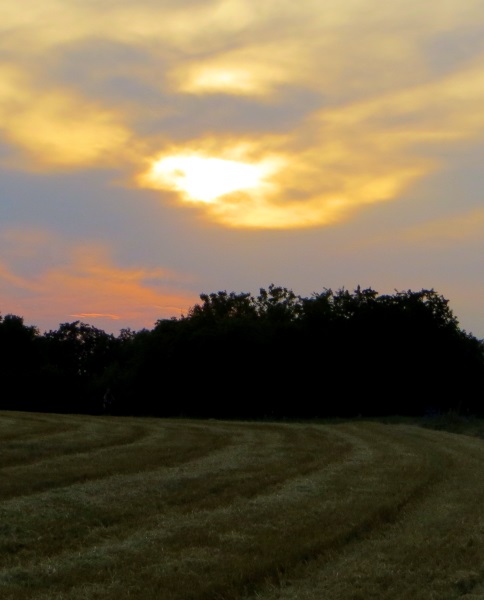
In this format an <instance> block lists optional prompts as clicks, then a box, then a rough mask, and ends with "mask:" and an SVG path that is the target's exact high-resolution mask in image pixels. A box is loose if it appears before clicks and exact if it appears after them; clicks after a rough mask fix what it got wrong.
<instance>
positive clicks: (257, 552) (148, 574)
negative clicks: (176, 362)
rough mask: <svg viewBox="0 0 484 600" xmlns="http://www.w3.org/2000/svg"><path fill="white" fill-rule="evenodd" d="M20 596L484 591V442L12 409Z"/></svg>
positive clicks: (13, 546) (1, 594)
mask: <svg viewBox="0 0 484 600" xmlns="http://www.w3.org/2000/svg"><path fill="white" fill-rule="evenodd" d="M0 461H1V471H0V475H1V485H0V560H1V565H0V598H1V599H2V600H10V599H12V600H14V599H15V600H17V599H18V600H24V599H25V600H26V599H29V600H30V599H34V600H41V599H42V600H47V599H49V600H53V599H54V600H58V599H65V600H67V599H69V600H74V599H75V600H80V599H97V598H99V599H101V598H102V599H103V600H114V599H116V600H118V599H125V598H136V599H138V598H139V599H142V600H152V599H157V600H236V599H246V600H255V599H259V600H276V599H284V600H289V599H291V600H309V599H331V600H340V599H344V600H351V599H353V600H357V599H358V600H359V599H361V600H363V599H364V600H368V599H371V598H378V599H382V598H388V599H398V598H411V599H412V600H416V599H425V600H430V599H438V600H444V599H449V600H450V599H454V598H467V599H471V598H472V599H477V598H481V599H484V476H483V475H484V469H483V467H484V442H483V441H482V440H481V439H479V438H477V437H471V436H466V435H457V434H451V433H444V432H440V431H435V430H430V429H424V428H422V427H418V426H416V425H409V424H391V425H390V424H383V423H377V422H365V421H354V422H341V423H331V424H314V425H313V424H283V423H275V424H272V423H242V422H220V421H193V420H164V419H145V418H122V417H104V416H99V417H94V416H78V415H49V414H34V413H17V412H1V413H0Z"/></svg>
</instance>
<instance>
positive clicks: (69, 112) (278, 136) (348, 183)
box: [0, 0, 484, 228]
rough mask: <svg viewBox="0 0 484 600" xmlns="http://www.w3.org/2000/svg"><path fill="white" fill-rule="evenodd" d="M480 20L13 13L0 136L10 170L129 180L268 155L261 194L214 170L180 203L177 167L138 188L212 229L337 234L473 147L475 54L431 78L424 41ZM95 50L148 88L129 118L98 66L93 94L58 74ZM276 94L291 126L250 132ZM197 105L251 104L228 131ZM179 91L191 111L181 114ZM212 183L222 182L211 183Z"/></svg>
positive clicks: (351, 6) (265, 10)
mask: <svg viewBox="0 0 484 600" xmlns="http://www.w3.org/2000/svg"><path fill="white" fill-rule="evenodd" d="M482 6H483V5H482V0H468V1H467V3H466V9H465V10H462V7H461V6H460V5H458V4H457V3H455V2H444V3H437V2H436V0H434V1H429V2H427V3H424V4H422V3H421V2H418V1H417V0H406V1H405V2H403V1H400V0H398V1H397V2H392V3H387V4H381V3H376V2H375V1H374V2H371V0H348V1H347V2H344V3H343V2H341V1H340V0H327V1H326V2H325V3H324V4H321V2H318V1H317V0H308V1H307V2H304V3H302V4H301V3H294V2H289V0H277V1H276V0H266V1H265V2H262V3H261V2H259V1H256V0H213V1H212V2H203V3H192V2H191V3H189V6H188V5H184V3H183V2H175V1H173V0H170V1H166V2H161V3H154V2H145V1H143V0H140V2H138V3H136V4H133V3H128V2H108V3H105V4H104V5H103V13H102V18H100V15H99V5H97V4H96V3H88V2H78V1H77V0H76V1H75V0H63V1H61V0H45V2H43V3H42V4H41V5H39V3H38V2H37V3H34V2H33V0H25V1H24V2H23V3H22V5H19V6H18V7H17V6H16V5H14V4H10V5H9V7H8V8H6V9H5V11H4V12H3V14H2V24H1V25H0V34H3V35H2V48H4V49H5V50H6V52H5V53H4V56H5V57H8V61H9V62H7V58H5V59H4V60H5V62H4V64H3V65H0V129H1V130H2V131H3V135H4V136H5V138H6V139H7V141H8V142H10V144H11V145H13V146H15V147H16V148H18V149H20V150H23V154H22V160H23V161H25V160H26V158H25V155H27V156H28V157H29V159H30V167H31V168H34V167H35V168H42V169H58V168H72V167H86V166H90V167H94V166H101V167H104V166H114V165H119V164H120V163H122V164H123V166H125V167H126V168H127V170H134V169H136V168H137V167H138V165H140V164H142V163H143V162H144V161H151V163H152V164H153V163H155V162H156V161H159V160H171V158H173V156H178V157H179V156H180V155H181V156H191V155H194V154H195V155H197V153H199V152H200V148H201V149H202V150H203V153H202V157H203V160H205V161H210V162H206V163H205V164H206V165H208V164H210V165H215V164H216V165H218V166H221V165H222V164H223V161H238V162H240V163H241V164H244V165H249V171H250V170H251V169H252V167H254V168H255V169H257V168H258V166H259V165H264V164H266V163H269V162H271V161H273V160H274V157H275V158H276V159H277V165H276V166H275V168H273V169H272V170H271V171H270V173H269V172H264V174H263V176H260V177H258V178H256V179H257V182H258V183H257V185H252V184H251V185H250V186H248V185H244V184H239V183H237V184H236V185H235V183H234V182H232V183H233V185H232V186H229V187H227V186H225V187H223V186H222V187H220V182H219V181H217V179H218V178H219V176H218V175H217V170H216V169H215V171H213V170H211V169H207V172H206V173H205V178H206V179H207V181H208V183H209V184H210V186H207V183H206V182H205V184H204V185H205V188H207V187H210V190H211V191H210V192H207V191H205V192H200V183H199V182H198V183H196V182H195V185H196V186H198V191H193V186H192V188H191V190H192V191H191V192H189V193H187V187H186V186H187V181H188V179H190V180H191V181H192V183H193V181H194V179H193V177H189V176H188V175H187V173H188V172H187V171H186V169H185V171H183V169H182V170H181V172H183V173H184V175H183V176H182V178H181V179H180V177H179V176H177V177H178V179H177V181H176V184H174V183H173V181H171V183H170V181H167V179H166V177H159V178H158V180H156V178H155V179H154V178H153V177H151V178H150V177H149V176H148V175H147V174H146V173H143V174H140V175H139V176H138V177H137V182H138V185H140V186H153V185H155V186H158V187H159V188H160V189H163V190H165V189H168V190H170V191H172V192H173V191H175V193H178V196H179V199H180V200H181V201H182V202H186V200H187V198H188V199H189V200H190V201H193V199H194V198H195V202H192V205H193V206H194V208H196V209H197V210H199V211H201V212H202V213H203V214H205V215H206V217H207V218H209V219H212V220H214V221H216V222H218V223H221V224H223V225H225V226H230V227H255V228H261V227H263V228H291V227H309V226H318V225H325V224H329V223H334V222H337V221H340V220H342V219H346V218H349V217H350V216H351V215H352V214H354V213H355V212H356V211H357V210H360V209H361V207H363V206H365V205H366V204H368V203H373V202H380V201H388V200H392V199H394V198H396V197H398V196H399V195H401V194H403V193H404V191H405V189H406V188H407V187H408V186H410V185H411V184H412V183H413V182H415V181H416V180H418V179H419V178H422V177H424V176H425V175H426V174H428V173H430V172H432V171H433V170H435V169H437V168H439V166H440V165H439V159H438V155H437V153H436V148H438V149H439V151H440V148H441V147H442V145H443V144H448V145H449V147H452V146H451V145H452V144H455V143H472V141H473V140H477V139H480V138H482V135H483V123H484V75H483V73H484V69H483V64H484V60H483V57H482V56H474V57H472V56H470V55H469V59H468V64H467V65H465V66H462V64H461V63H458V62H456V63H455V66H454V67H452V68H453V69H454V71H453V72H452V71H451V68H448V69H447V70H445V69H444V70H442V71H438V70H436V69H434V67H433V66H432V61H431V60H430V59H429V56H430V54H429V48H430V47H431V46H432V43H433V42H434V41H435V39H436V36H437V37H438V36H441V37H442V36H444V38H445V36H447V35H448V34H449V31H452V30H453V29H454V28H457V29H459V28H460V29H462V35H463V36H464V35H465V32H466V28H470V27H472V26H474V23H475V22H478V19H479V18H481V17H480V15H481V14H482ZM439 39H440V38H439ZM91 40H94V41H99V40H102V41H103V42H105V43H108V44H109V43H113V45H114V46H115V45H116V43H118V44H120V45H122V47H123V48H124V49H125V50H126V49H127V50H126V51H127V53H128V54H129V53H130V52H132V51H133V52H134V53H136V52H137V51H139V52H140V55H141V56H143V57H146V61H141V62H143V65H140V66H136V65H137V63H136V64H135V65H134V66H133V65H132V66H131V67H130V69H133V70H134V71H133V73H135V74H136V83H139V82H140V81H141V82H142V83H143V85H144V86H145V87H143V89H142V91H139V92H137V93H139V96H136V93H135V94H134V98H135V99H133V100H132V101H131V103H130V106H129V109H128V108H126V106H125V105H124V104H123V106H124V108H123V109H121V108H119V107H116V101H113V100H111V102H114V104H113V105H107V100H105V99H101V98H102V92H99V97H96V89H97V87H96V85H97V84H99V82H100V81H101V82H102V79H103V74H104V75H105V76H106V78H107V79H108V80H109V78H110V77H111V76H112V75H113V73H112V72H111V71H109V66H105V65H104V64H101V65H100V66H99V70H97V69H96V70H95V71H96V76H95V77H93V79H92V80H91V81H90V83H91V84H92V85H90V86H89V90H87V89H84V90H83V89H82V85H79V86H78V87H77V86H76V85H75V84H73V83H72V81H70V83H69V77H66V82H63V81H62V69H60V68H59V70H58V71H57V70H56V67H58V66H59V64H61V63H62V59H63V57H64V56H65V55H68V54H69V52H68V51H69V50H72V49H73V48H74V49H75V51H76V52H77V53H78V54H76V57H77V58H76V60H82V51H83V50H85V49H86V48H89V47H90V46H89V45H90V43H91ZM476 47H477V45H476ZM101 52H102V51H101ZM113 52H114V50H113ZM79 57H81V58H79ZM91 58H92V57H91ZM108 62H109V61H108ZM101 63H102V61H101ZM62 64H63V63H62ZM72 64H74V65H75V64H76V62H75V60H74V59H73V63H72ZM146 64H147V65H149V66H148V67H147V66H146ZM13 65H14V66H13ZM69 65H71V63H69ZM51 67H52V70H51ZM103 69H105V71H103ZM126 73H128V74H129V75H131V74H132V71H127V72H124V71H123V64H122V61H120V63H117V64H116V67H115V75H116V78H117V79H116V81H117V82H118V79H120V80H123V74H124V75H126ZM439 73H440V74H439ZM442 73H443V74H442ZM34 74H35V76H34ZM128 79H129V77H128ZM118 83H119V82H118ZM146 87H147V88H148V90H149V91H148V92H147V91H146V89H145V88H146ZM101 88H102V86H101V85H100V89H101ZM282 88H284V90H285V92H287V94H288V98H289V100H288V103H289V104H288V107H287V112H288V115H289V116H293V115H292V113H291V109H292V108H294V111H295V114H296V115H297V116H298V118H299V120H298V118H296V117H295V118H293V119H289V120H288V122H290V123H291V126H289V125H285V124H284V123H283V122H282V123H281V121H278V122H277V123H276V124H275V125H274V126H273V127H272V130H271V126H270V124H268V125H267V126H266V124H265V123H264V127H261V124H260V122H257V118H256V117H254V123H253V124H251V123H252V122H251V120H250V115H249V114H248V113H249V112H250V110H251V107H252V106H256V105H257V106H258V107H260V106H264V107H265V108H266V109H267V107H268V106H271V103H273V102H274V103H275V104H277V106H278V107H279V106H280V104H279V102H280V96H279V95H280V94H281V89H282ZM102 89H104V88H102ZM114 89H117V88H116V87H114ZM136 89H137V88H136ZM294 89H297V90H298V91H300V92H304V93H306V92H308V90H311V94H312V96H311V98H312V100H311V102H309V103H308V105H307V106H306V105H304V101H302V104H300V105H299V104H298V105H297V106H294V107H292V106H291V105H290V103H291V101H292V100H291V99H292V96H291V94H290V93H289V91H288V90H294ZM153 90H155V92H153V97H154V99H153V97H152V96H151V95H150V94H151V92H152V91H153ZM145 93H146V94H148V96H149V97H150V100H149V104H146V102H145V96H144V94H145ZM156 94H158V95H156ZM193 94H195V95H204V96H205V98H204V100H203V101H204V103H205V104H204V105H203V106H204V110H207V111H209V110H210V98H211V96H212V95H214V94H217V95H219V94H227V95H231V96H243V97H244V98H245V99H247V97H249V98H251V100H252V104H251V105H250V106H249V107H247V106H246V104H244V102H240V103H238V104H237V103H233V102H232V103H231V100H233V98H227V114H224V120H223V121H224V125H223V126H222V125H221V126H220V127H219V129H217V131H214V129H215V127H214V126H213V125H206V126H205V124H204V122H203V119H200V120H199V119H198V113H197V112H196V111H197V109H198V104H197V100H198V99H193V98H192V97H191V96H192V95H193ZM180 95H187V96H190V98H184V99H183V101H181V102H180ZM281 95H282V96H283V94H281ZM294 97H297V94H296V95H295V96H294ZM316 98H319V101H320V107H319V108H317V107H316V108H315V106H314V103H315V102H316ZM219 101H220V100H219ZM295 102H296V103H298V102H299V101H295ZM257 103H258V104H257ZM218 106H219V104H217V103H215V104H214V109H213V110H214V111H216V110H217V107H218ZM184 111H186V112H184ZM230 111H233V112H230ZM255 112H257V111H255ZM146 114H149V115H150V116H149V118H146V117H145V115H146ZM168 114H175V115H176V117H177V118H176V119H175V122H176V121H177V119H179V120H180V122H182V121H183V122H184V121H185V118H186V121H187V122H188V123H193V124H196V128H197V133H196V134H194V135H193V138H192V139H187V135H186V133H184V131H185V130H183V132H182V133H180V132H179V131H176V130H175V126H173V125H172V129H171V130H170V127H169V125H167V122H166V121H165V118H166V116H167V115H168ZM263 114H270V113H269V112H266V113H263ZM239 118H240V119H241V120H242V121H243V122H244V123H245V122H248V123H249V126H248V127H247V133H246V134H244V135H241V134H240V133H236V127H235V126H236V125H238V119H239ZM258 118H259V119H260V116H259V117H258ZM167 120H168V119H167ZM269 120H270V119H269ZM208 121H209V122H210V123H212V122H213V121H211V120H210V119H208ZM294 123H296V124H294ZM182 129H183V128H182ZM261 129H262V130H263V131H264V133H260V132H259V130H261ZM136 131H138V132H140V133H136ZM182 137H184V140H183V141H180V139H181V138H182ZM241 140H242V142H243V143H242V144H241ZM157 141H159V146H156V143H157ZM241 146H244V148H243V149H242V150H240V147H241ZM234 148H237V152H235V150H234ZM172 150H173V152H172ZM234 154H237V156H233V155H234ZM170 157H171V158H170ZM23 164H24V165H25V162H24V163H23ZM165 164H166V163H165ZM18 165H19V161H18V160H17V162H16V166H18ZM127 165H129V166H127ZM225 166H226V167H227V162H226V163H225ZM141 170H142V168H140V171H141ZM212 171H213V174H212ZM249 171H246V173H247V175H246V177H248V178H249V179H250V177H249V175H248V173H249ZM218 172H219V173H222V175H221V177H224V175H223V172H224V170H223V169H222V170H221V171H218ZM225 172H227V169H225ZM233 177H234V178H235V175H233ZM182 179H183V180H184V181H182ZM246 181H247V179H246ZM252 181H255V180H252ZM214 189H215V190H216V191H215V192H214V191H213V190H214ZM207 194H208V195H207ZM201 196H204V198H201ZM197 197H198V199H199V200H200V199H201V200H202V201H203V200H204V202H203V204H200V203H197V201H196V199H197ZM207 198H209V200H210V201H208V202H207Z"/></svg>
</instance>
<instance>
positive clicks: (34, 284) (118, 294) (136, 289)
mask: <svg viewBox="0 0 484 600" xmlns="http://www.w3.org/2000/svg"><path fill="white" fill-rule="evenodd" d="M26 241H27V242H28V243H27V244H24V242H26ZM53 245H54V246H55V249H56V253H55V257H54V256H52V257H51V260H50V261H48V262H47V263H45V264H41V265H39V263H38V262H37V258H38V256H39V254H40V255H42V252H43V250H44V249H45V248H46V247H47V246H49V247H50V248H52V246H53ZM0 247H1V248H2V261H1V263H0V292H1V296H2V306H1V310H2V314H7V313H12V314H17V315H20V316H24V318H25V319H26V321H28V319H29V315H30V314H36V315H37V318H38V319H39V321H41V322H36V323H32V324H34V325H37V326H42V327H44V328H53V329H54V328H56V327H57V325H58V323H59V321H72V320H79V319H84V318H85V319H89V321H88V322H89V323H91V324H93V325H96V326H98V327H100V328H101V329H104V330H106V331H114V330H115V329H116V328H121V327H123V326H125V327H126V326H128V324H129V326H130V327H134V328H135V329H141V328H143V327H147V328H151V327H152V326H153V325H154V323H155V321H156V320H157V319H160V318H170V317H172V316H180V314H181V313H186V311H187V309H188V308H189V307H190V306H191V305H192V304H194V302H195V301H196V295H195V294H193V293H192V292H191V291H190V290H189V289H187V282H188V279H187V277H186V276H183V275H182V274H178V273H176V272H173V271H170V270H168V269H164V268H151V269H148V268H145V267H126V266H125V267H121V266H118V265H116V264H114V263H113V261H112V259H111V256H110V252H109V249H108V248H107V247H106V246H104V245H101V244H98V243H84V244H78V245H75V246H71V244H70V243H69V242H68V241H66V240H63V239H62V238H61V237H55V236H53V235H52V234H49V235H47V234H46V232H39V231H37V230H29V231H27V230H16V231H13V230H12V231H9V232H7V233H6V234H4V235H2V236H0ZM17 248H19V249H20V252H17ZM57 256H59V257H61V258H60V259H58V258H56V257H57Z"/></svg>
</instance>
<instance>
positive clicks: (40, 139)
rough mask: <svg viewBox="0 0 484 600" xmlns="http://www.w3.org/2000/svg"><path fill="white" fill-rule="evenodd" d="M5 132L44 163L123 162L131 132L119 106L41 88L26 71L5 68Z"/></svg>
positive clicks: (1, 120)
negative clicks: (121, 118)
mask: <svg viewBox="0 0 484 600" xmlns="http://www.w3.org/2000/svg"><path fill="white" fill-rule="evenodd" d="M0 80H1V81H2V84H0V131H1V130H3V132H4V135H5V136H6V138H7V139H8V140H9V141H10V142H12V143H14V144H16V145H18V146H19V147H21V148H23V149H24V150H25V151H27V152H28V153H29V154H30V155H31V157H32V159H33V160H34V161H35V164H36V166H37V167H38V168H42V167H43V166H53V165H54V166H57V167H59V166H65V167H69V166H85V165H94V166H113V165H117V164H119V160H120V157H121V156H122V155H123V148H125V147H126V144H127V142H128V140H129V136H130V134H129V132H128V131H127V129H126V128H125V127H124V126H123V125H121V124H120V123H119V121H118V118H117V115H116V114H115V112H114V111H109V110H106V109H104V108H102V107H100V106H97V105H96V104H95V103H93V102H89V101H86V100H83V99H82V98H80V97H77V96H76V95H74V94H72V93H67V92H64V91H61V90H53V89H51V90H49V91H46V92H39V91H36V90H35V89H34V88H33V87H32V85H30V83H29V82H28V81H27V80H26V77H25V76H23V74H22V73H20V72H16V71H15V70H14V69H12V68H10V67H7V68H4V69H1V68H0Z"/></svg>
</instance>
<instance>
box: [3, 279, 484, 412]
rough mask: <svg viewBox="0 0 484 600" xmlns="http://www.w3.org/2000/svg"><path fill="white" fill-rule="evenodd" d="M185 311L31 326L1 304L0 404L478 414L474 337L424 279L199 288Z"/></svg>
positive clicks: (481, 408)
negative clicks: (397, 286)
mask: <svg viewBox="0 0 484 600" xmlns="http://www.w3.org/2000/svg"><path fill="white" fill-rule="evenodd" d="M200 300H201V303H199V304H195V305H194V306H193V307H192V308H191V309H190V310H189V311H188V314H187V315H183V316H181V317H180V318H172V319H162V320H159V321H157V322H156V323H155V325H154V328H153V329H152V330H147V329H142V330H140V331H132V330H130V329H126V330H122V331H121V333H120V334H119V335H118V336H114V335H112V334H108V333H105V332H104V331H102V330H100V329H97V328H95V327H93V326H92V325H88V324H85V323H82V322H80V321H75V322H73V323H63V324H61V325H60V326H59V329H57V330H55V331H48V332H46V333H44V334H42V335H41V334H40V333H39V331H38V329H37V328H36V327H33V326H27V325H25V324H24V320H23V318H22V317H19V316H15V315H6V316H4V317H2V316H0V352H1V364H0V374H1V377H2V382H3V385H2V395H1V401H0V407H1V408H3V409H13V410H31V411H49V412H75V413H89V414H98V413H108V414H130V415H153V416H187V417H200V418H202V417H203V418H207V417H208V418H210V417H214V418H228V419H230V418H314V417H329V416H341V417H348V416H357V415H362V416H383V415H392V414H399V415H422V414H424V413H426V412H428V411H435V412H446V411H449V410H453V411H457V412H459V413H464V414H473V415H479V416H482V415H484V396H483V392H484V344H483V342H482V340H478V339H477V338H475V337H474V336H473V335H471V334H469V333H467V332H466V331H464V330H462V329H461V328H460V327H459V323H458V320H457V319H456V317H455V316H454V314H453V312H452V310H451V309H450V307H449V302H448V300H446V299H445V298H444V297H443V296H441V295H439V294H438V293H437V292H435V291H434V290H421V291H418V292H414V291H411V290H409V291H399V292H396V293H395V294H393V295H379V294H378V293H377V292H376V291H375V290H373V289H371V288H368V289H361V288H360V287H358V288H357V289H356V290H355V291H354V292H352V293H351V292H349V291H348V290H346V289H340V290H338V291H336V292H333V291H332V290H331V289H325V290H324V291H323V292H321V293H315V294H313V295H312V296H310V297H307V298H304V297H301V296H297V295H296V294H294V292H293V291H292V290H289V289H287V288H284V287H278V286H275V285H273V284H271V285H270V286H269V288H268V289H267V290H266V289H261V290H260V293H259V295H258V296H252V295H251V294H249V293H234V292H230V293H229V292H226V291H219V292H216V293H211V294H201V295H200Z"/></svg>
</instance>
